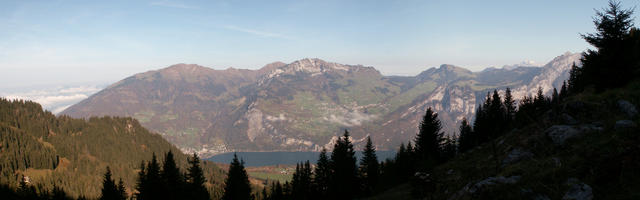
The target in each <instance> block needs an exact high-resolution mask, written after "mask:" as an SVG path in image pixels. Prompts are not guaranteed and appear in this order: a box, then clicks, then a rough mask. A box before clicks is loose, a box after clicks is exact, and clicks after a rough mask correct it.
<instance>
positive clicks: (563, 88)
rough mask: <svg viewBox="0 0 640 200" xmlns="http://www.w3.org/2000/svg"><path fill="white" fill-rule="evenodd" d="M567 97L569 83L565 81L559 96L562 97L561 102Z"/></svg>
mask: <svg viewBox="0 0 640 200" xmlns="http://www.w3.org/2000/svg"><path fill="white" fill-rule="evenodd" d="M567 95H568V91H567V81H563V82H562V87H561V88H560V94H558V96H559V97H560V101H562V100H564V98H566V97H567Z"/></svg>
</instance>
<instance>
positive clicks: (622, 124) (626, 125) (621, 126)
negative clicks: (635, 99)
mask: <svg viewBox="0 0 640 200" xmlns="http://www.w3.org/2000/svg"><path fill="white" fill-rule="evenodd" d="M635 127H638V125H637V124H636V123H635V122H633V121H631V120H627V119H625V120H618V121H616V124H615V125H614V126H613V128H614V129H616V130H626V129H631V128H635Z"/></svg>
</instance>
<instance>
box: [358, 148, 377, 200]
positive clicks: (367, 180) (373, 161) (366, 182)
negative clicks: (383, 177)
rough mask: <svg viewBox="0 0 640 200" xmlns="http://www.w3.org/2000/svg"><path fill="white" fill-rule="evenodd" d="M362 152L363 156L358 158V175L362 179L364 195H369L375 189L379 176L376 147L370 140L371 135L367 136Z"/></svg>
mask: <svg viewBox="0 0 640 200" xmlns="http://www.w3.org/2000/svg"><path fill="white" fill-rule="evenodd" d="M362 154H363V157H362V160H360V177H361V179H362V180H363V189H362V192H363V194H364V195H365V196H369V195H371V194H373V192H374V190H375V189H376V187H377V185H378V177H379V176H380V166H379V163H378V156H376V148H375V147H374V146H373V142H371V137H367V144H366V145H365V146H364V150H363V151H362Z"/></svg>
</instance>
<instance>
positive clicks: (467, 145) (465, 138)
mask: <svg viewBox="0 0 640 200" xmlns="http://www.w3.org/2000/svg"><path fill="white" fill-rule="evenodd" d="M476 143H477V141H476V138H475V135H474V133H473V130H472V129H471V126H470V125H469V121H467V118H462V122H460V136H459V138H458V150H459V151H460V153H464V152H466V151H468V150H469V149H472V148H473V147H475V146H476Z"/></svg>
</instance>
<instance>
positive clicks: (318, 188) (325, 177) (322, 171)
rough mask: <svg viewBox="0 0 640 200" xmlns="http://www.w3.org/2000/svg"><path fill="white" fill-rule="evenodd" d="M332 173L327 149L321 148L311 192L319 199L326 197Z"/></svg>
mask: <svg viewBox="0 0 640 200" xmlns="http://www.w3.org/2000/svg"><path fill="white" fill-rule="evenodd" d="M332 174H333V173H332V172H331V164H330V161H329V158H328V157H327V149H325V148H322V151H321V152H320V156H319V158H318V162H317V164H316V169H315V170H314V176H313V185H314V191H313V192H314V193H315V196H316V197H318V198H320V199H323V198H326V197H327V195H328V190H329V185H330V184H331V177H332Z"/></svg>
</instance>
